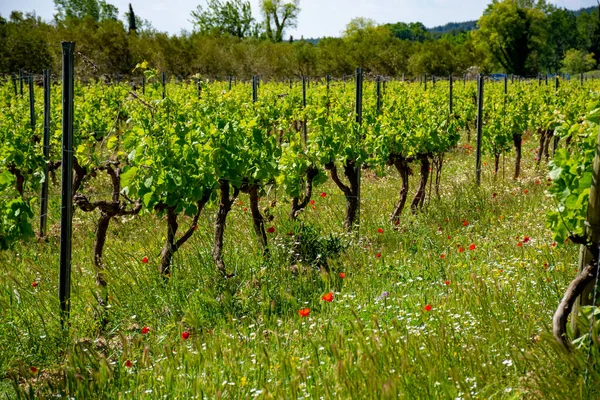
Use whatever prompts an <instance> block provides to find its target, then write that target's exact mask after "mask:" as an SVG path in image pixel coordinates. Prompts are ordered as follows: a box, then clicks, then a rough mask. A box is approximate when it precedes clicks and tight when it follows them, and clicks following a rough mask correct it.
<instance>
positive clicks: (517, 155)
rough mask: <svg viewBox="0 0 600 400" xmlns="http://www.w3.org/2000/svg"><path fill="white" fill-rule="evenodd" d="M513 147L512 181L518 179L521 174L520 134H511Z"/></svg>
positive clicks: (521, 137)
mask: <svg viewBox="0 0 600 400" xmlns="http://www.w3.org/2000/svg"><path fill="white" fill-rule="evenodd" d="M512 137H513V145H514V146H515V174H514V175H513V179H517V178H519V175H520V174H521V150H522V146H523V135H522V134H520V133H513V136H512Z"/></svg>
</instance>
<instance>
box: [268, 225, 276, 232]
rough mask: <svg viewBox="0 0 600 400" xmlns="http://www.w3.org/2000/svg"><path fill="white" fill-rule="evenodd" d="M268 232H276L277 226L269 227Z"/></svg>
mask: <svg viewBox="0 0 600 400" xmlns="http://www.w3.org/2000/svg"><path fill="white" fill-rule="evenodd" d="M267 232H269V233H273V232H275V227H274V226H271V227H269V229H267Z"/></svg>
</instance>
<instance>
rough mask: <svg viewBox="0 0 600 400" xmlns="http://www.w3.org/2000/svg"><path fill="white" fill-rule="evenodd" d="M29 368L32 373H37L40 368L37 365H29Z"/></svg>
mask: <svg viewBox="0 0 600 400" xmlns="http://www.w3.org/2000/svg"><path fill="white" fill-rule="evenodd" d="M29 370H30V371H31V373H32V374H37V372H38V369H37V368H36V367H29Z"/></svg>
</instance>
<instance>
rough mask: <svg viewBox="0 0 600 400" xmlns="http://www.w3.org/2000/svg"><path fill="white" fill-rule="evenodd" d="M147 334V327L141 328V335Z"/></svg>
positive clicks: (148, 329) (148, 330)
mask: <svg viewBox="0 0 600 400" xmlns="http://www.w3.org/2000/svg"><path fill="white" fill-rule="evenodd" d="M148 332H150V328H148V327H147V326H145V327H143V328H142V335H145V334H147V333H148Z"/></svg>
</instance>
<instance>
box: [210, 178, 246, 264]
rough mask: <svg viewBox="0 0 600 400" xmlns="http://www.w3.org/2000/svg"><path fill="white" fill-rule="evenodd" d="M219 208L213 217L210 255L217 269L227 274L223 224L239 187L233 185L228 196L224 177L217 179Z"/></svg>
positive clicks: (228, 190)
mask: <svg viewBox="0 0 600 400" xmlns="http://www.w3.org/2000/svg"><path fill="white" fill-rule="evenodd" d="M219 190H220V195H219V208H218V209H217V215H216V217H215V240H214V243H213V250H212V257H213V261H214V262H215V266H216V267H217V270H218V271H219V272H220V273H221V274H222V275H223V276H226V275H227V269H226V266H225V262H224V261H223V236H224V235H225V225H226V222H227V214H229V211H231V206H232V205H233V202H234V201H235V199H236V198H237V196H238V194H239V188H236V187H234V189H233V195H232V196H230V192H231V188H230V186H229V181H228V180H226V179H221V180H219Z"/></svg>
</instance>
